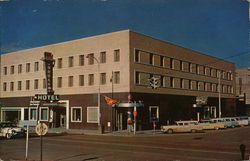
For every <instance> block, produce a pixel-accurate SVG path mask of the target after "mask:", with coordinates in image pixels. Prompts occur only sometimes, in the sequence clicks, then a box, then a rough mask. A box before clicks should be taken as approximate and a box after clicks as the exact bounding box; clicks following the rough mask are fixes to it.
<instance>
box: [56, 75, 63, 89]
mask: <svg viewBox="0 0 250 161" xmlns="http://www.w3.org/2000/svg"><path fill="white" fill-rule="evenodd" d="M57 88H62V77H57Z"/></svg>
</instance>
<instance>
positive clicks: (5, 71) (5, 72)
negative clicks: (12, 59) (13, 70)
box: [3, 67, 8, 75]
mask: <svg viewBox="0 0 250 161" xmlns="http://www.w3.org/2000/svg"><path fill="white" fill-rule="evenodd" d="M7 72H8V70H7V67H3V74H4V75H7Z"/></svg>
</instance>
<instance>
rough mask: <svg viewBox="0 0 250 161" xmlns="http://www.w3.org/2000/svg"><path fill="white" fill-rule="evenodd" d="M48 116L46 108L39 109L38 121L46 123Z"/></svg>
mask: <svg viewBox="0 0 250 161" xmlns="http://www.w3.org/2000/svg"><path fill="white" fill-rule="evenodd" d="M48 115H49V110H48V107H41V108H40V120H41V121H48Z"/></svg>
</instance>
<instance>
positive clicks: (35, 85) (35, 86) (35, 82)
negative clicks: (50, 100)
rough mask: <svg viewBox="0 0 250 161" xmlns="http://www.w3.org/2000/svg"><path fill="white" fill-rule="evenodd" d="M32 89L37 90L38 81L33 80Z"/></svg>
mask: <svg viewBox="0 0 250 161" xmlns="http://www.w3.org/2000/svg"><path fill="white" fill-rule="evenodd" d="M34 89H38V79H35V80H34Z"/></svg>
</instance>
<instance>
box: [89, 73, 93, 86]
mask: <svg viewBox="0 0 250 161" xmlns="http://www.w3.org/2000/svg"><path fill="white" fill-rule="evenodd" d="M92 85H94V74H89V86H92Z"/></svg>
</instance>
